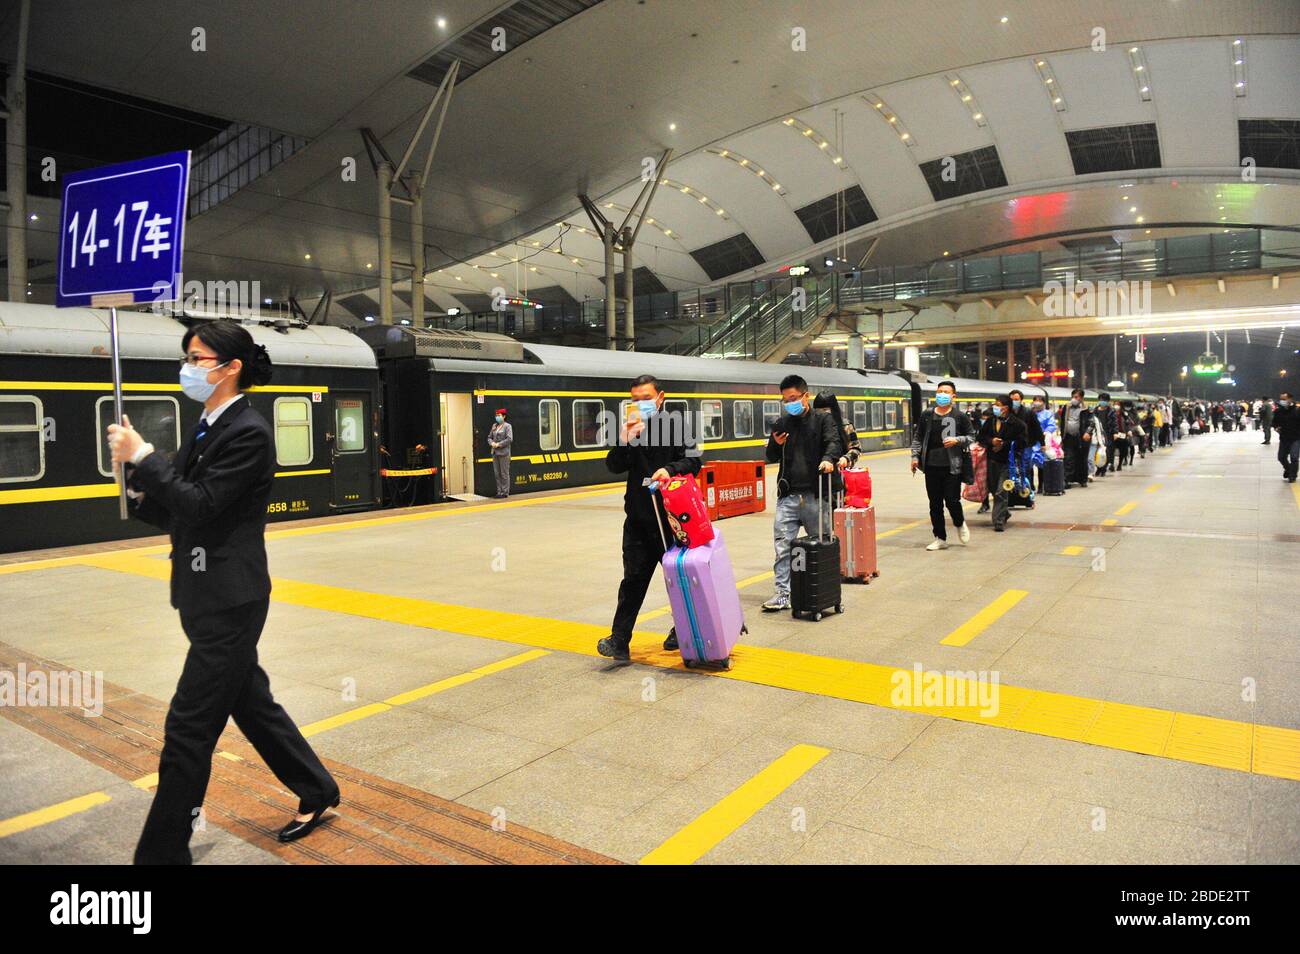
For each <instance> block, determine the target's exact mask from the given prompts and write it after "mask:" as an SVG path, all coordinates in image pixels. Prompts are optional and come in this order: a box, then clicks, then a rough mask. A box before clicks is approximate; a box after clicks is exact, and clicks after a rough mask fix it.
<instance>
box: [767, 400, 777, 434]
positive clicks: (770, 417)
mask: <svg viewBox="0 0 1300 954" xmlns="http://www.w3.org/2000/svg"><path fill="white" fill-rule="evenodd" d="M780 416H781V402H780V401H764V402H763V436H764V437H766V436H768V435H770V434H771V433H772V425H773V424H775V423H776V420H777V418H779V417H780Z"/></svg>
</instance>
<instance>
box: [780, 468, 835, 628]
mask: <svg viewBox="0 0 1300 954" xmlns="http://www.w3.org/2000/svg"><path fill="white" fill-rule="evenodd" d="M825 476H826V477H827V481H826V482H827V484H828V485H829V484H830V479H829V478H830V475H829V474H827V475H825ZM821 477H822V475H820V474H819V475H818V478H817V536H815V537H799V538H798V539H797V540H795V541H794V543H793V544H791V546H790V612H791V613H792V615H793V616H794V618H795V619H799V618H800V617H802V616H812V618H813V619H814V620H820V619H821V618H822V614H823V613H824V612H826V611H827V610H829V609H834V610H835V612H837V613H842V612H844V610H843V608H842V605H841V603H840V583H841V577H840V541H839V540H837V539H836V538H835V534H834V533H833V532H832V533H830V534H826V533H825V527H823V525H822V493H821Z"/></svg>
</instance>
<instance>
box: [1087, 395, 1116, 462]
mask: <svg viewBox="0 0 1300 954" xmlns="http://www.w3.org/2000/svg"><path fill="white" fill-rule="evenodd" d="M1092 418H1093V420H1094V421H1095V422H1096V424H1097V430H1098V431H1100V432H1101V436H1102V437H1104V438H1105V440H1106V463H1104V464H1102V465H1101V466H1100V467H1098V468H1097V476H1098V477H1105V476H1106V471H1107V469H1108V468H1110V466H1111V465H1112V464H1113V463H1114V462H1115V432H1116V431H1117V430H1118V428H1117V426H1116V425H1117V424H1118V422H1119V417H1118V415H1117V414H1116V413H1115V409H1114V408H1113V407H1111V406H1110V395H1109V394H1108V393H1107V392H1105V391H1102V392H1101V393H1100V394H1098V395H1097V406H1096V407H1095V408H1093V411H1092Z"/></svg>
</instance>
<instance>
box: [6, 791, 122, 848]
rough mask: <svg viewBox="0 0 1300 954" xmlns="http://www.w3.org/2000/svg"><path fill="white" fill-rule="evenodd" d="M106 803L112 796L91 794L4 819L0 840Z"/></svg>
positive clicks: (103, 793) (101, 793)
mask: <svg viewBox="0 0 1300 954" xmlns="http://www.w3.org/2000/svg"><path fill="white" fill-rule="evenodd" d="M108 801H112V796H111V795H109V794H108V793H107V792H91V793H90V794H89V795H80V796H78V797H77V798H70V799H68V800H67V801H66V802H59V804H57V805H50V806H49V807H47V808H38V809H36V811H34V812H26V813H25V814H22V815H15V816H14V817H13V818H6V819H4V820H3V821H0V838H8V837H9V836H10V835H16V834H18V833H19V832H23V831H29V830H30V829H32V828H39V827H40V826H41V825H48V824H49V823H50V822H56V821H60V820H61V819H64V818H68V817H69V816H71V815H77V814H80V813H81V812H84V811H86V810H87V809H90V808H94V807H95V806H96V805H103V804H104V803H105V802H108Z"/></svg>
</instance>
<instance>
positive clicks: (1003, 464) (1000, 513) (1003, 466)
mask: <svg viewBox="0 0 1300 954" xmlns="http://www.w3.org/2000/svg"><path fill="white" fill-rule="evenodd" d="M985 462H986V465H987V467H988V478H989V493H991V494H992V495H993V514H992V519H993V526H995V527H1001V526H1003V525H1005V524H1006V522H1007V516H1008V515H1009V514H1010V513H1011V494H1012V493H1014V491H1009V490H1004V489H1003V487H1002V484H1003V482H1004V481H1005V480H1007V479H1008V478H1009V477H1010V476H1011V464H1010V463H1009V462H1008V461H1005V460H994V459H993V458H992V457H991V456H990V457H988V458H986V461H985Z"/></svg>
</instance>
